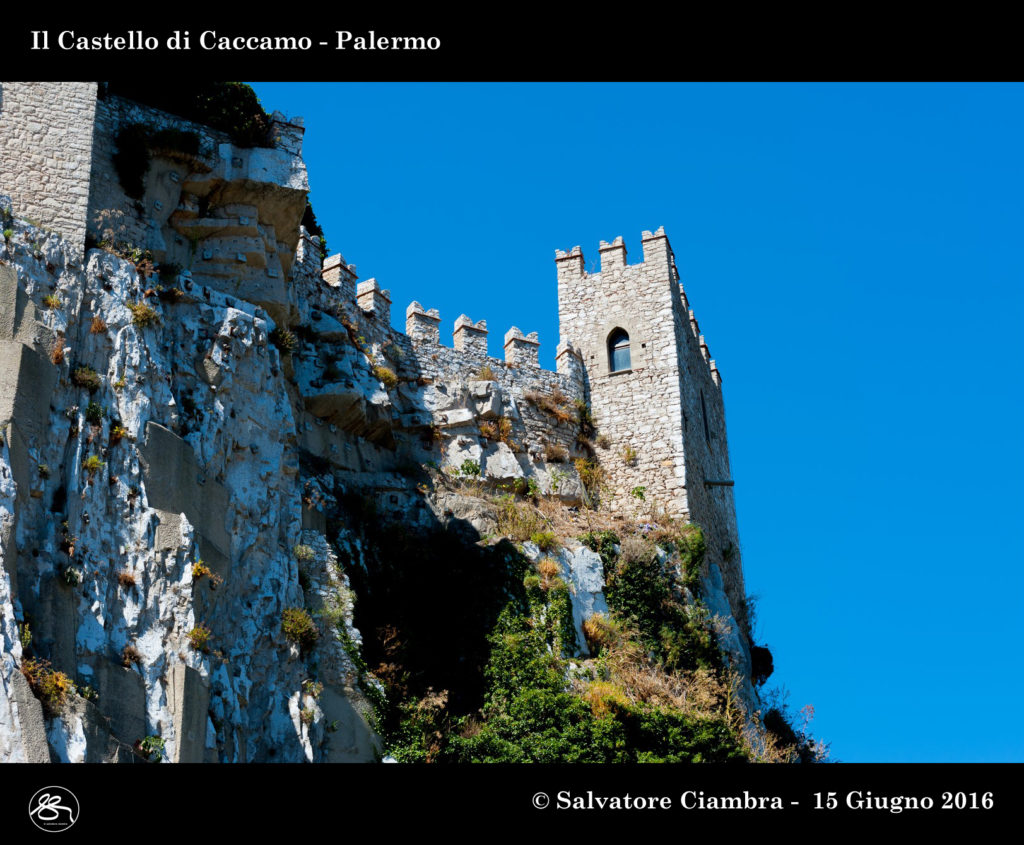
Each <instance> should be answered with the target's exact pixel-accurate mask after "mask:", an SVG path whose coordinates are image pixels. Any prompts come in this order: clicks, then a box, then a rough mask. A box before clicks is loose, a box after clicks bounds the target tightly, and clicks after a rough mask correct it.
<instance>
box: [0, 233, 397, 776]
mask: <svg viewBox="0 0 1024 845" xmlns="http://www.w3.org/2000/svg"><path fill="white" fill-rule="evenodd" d="M5 225H9V226H10V227H11V228H12V229H13V233H12V234H13V236H12V238H11V239H10V242H8V243H7V244H6V245H5V250H4V252H5V255H4V260H5V261H7V262H10V265H9V266H4V267H3V268H2V269H3V271H4V272H3V273H2V274H0V299H2V300H3V301H9V302H10V303H12V305H13V306H14V307H13V308H12V309H11V311H10V314H12V315H13V319H12V318H11V317H10V316H9V317H8V319H7V322H6V324H4V325H2V326H0V328H2V334H0V357H2V359H3V360H4V361H6V362H10V367H8V366H7V365H5V367H4V372H5V374H6V375H5V378H4V379H3V380H0V423H2V428H0V436H2V444H3V445H2V446H0V760H5V761H18V760H25V761H39V760H43V759H50V758H51V757H52V758H53V759H56V760H62V761H66V762H91V761H106V760H119V759H126V758H128V757H132V756H135V754H136V752H135V751H133V747H134V746H135V745H136V743H137V742H138V741H139V740H141V739H143V738H144V737H145V736H147V735H153V736H159V737H161V738H162V739H163V740H164V743H165V751H164V754H165V757H166V759H168V760H170V761H175V762H178V761H180V762H201V761H204V760H219V761H225V762H228V761H240V762H241V761H260V760H280V761H302V760H309V761H315V760H325V759H329V758H335V759H340V758H342V757H343V758H345V759H353V760H354V759H366V760H372V759H374V758H375V755H376V753H377V750H376V749H377V741H376V740H375V738H374V736H373V732H372V730H370V729H369V727H368V726H367V717H368V705H367V704H366V701H365V699H364V697H363V693H362V691H361V688H360V679H359V678H358V677H357V674H358V673H357V672H356V671H355V669H354V667H353V666H352V664H351V659H350V658H349V657H348V656H347V655H346V654H344V652H343V651H342V652H339V651H338V647H337V642H336V640H335V639H334V638H333V637H322V638H320V639H319V640H317V644H316V646H314V650H315V651H317V652H320V651H322V652H323V654H322V655H320V657H321V665H322V666H323V670H322V681H321V682H322V683H323V686H324V689H325V690H327V691H328V694H329V697H330V705H329V706H327V705H326V699H325V703H323V704H315V703H313V702H311V701H310V700H308V699H309V695H308V694H307V692H305V691H304V688H303V681H304V680H305V679H307V678H308V677H309V674H310V669H309V666H308V665H307V664H308V661H309V660H310V659H311V657H314V655H308V654H305V653H302V652H300V651H299V650H298V649H296V648H295V646H294V645H293V644H292V643H291V642H290V641H289V640H288V638H287V637H286V636H285V635H284V633H282V620H283V617H284V614H285V611H286V610H287V609H288V608H301V607H303V606H305V605H306V604H308V603H312V604H313V605H314V606H319V607H321V608H325V607H326V606H327V602H328V600H332V601H333V599H331V597H332V596H336V595H339V594H341V593H342V592H343V590H344V587H345V585H344V583H343V581H341V580H339V579H340V578H341V576H340V575H338V574H337V569H336V567H332V566H330V565H329V564H330V556H329V554H328V551H327V549H326V541H324V539H323V537H322V536H321V535H320V534H319V533H315V532H305V533H303V532H302V524H303V515H302V510H303V504H302V495H301V487H300V480H299V463H298V456H297V453H296V452H295V450H294V449H293V446H292V444H293V443H294V442H295V440H296V422H295V413H296V410H295V406H294V405H293V403H292V402H291V401H290V399H289V390H290V389H291V390H294V389H295V388H294V386H292V387H289V386H288V385H287V384H286V382H285V376H284V368H283V367H282V360H281V358H282V356H281V353H280V352H279V351H278V349H277V348H275V347H274V345H273V344H272V343H270V342H269V334H270V331H271V330H272V328H273V323H272V322H271V321H270V320H269V318H268V317H267V315H266V313H265V312H263V311H262V309H261V308H259V307H257V306H255V305H253V304H251V303H248V302H245V301H243V300H240V299H238V298H237V297H235V296H233V295H230V294H225V293H222V292H220V291H217V290H214V289H211V288H209V287H206V286H204V285H200V284H199V283H197V282H196V281H195V280H194V279H190V278H188V277H184V278H182V279H181V280H180V283H181V285H182V287H181V290H182V291H183V293H184V294H185V295H183V296H181V297H177V298H173V299H168V300H167V301H162V300H161V299H160V298H159V297H157V296H156V295H155V294H154V292H153V290H152V288H151V286H152V284H153V280H152V279H146V278H144V277H142V276H140V274H139V272H138V271H137V269H136V268H135V267H134V266H133V265H132V264H131V263H129V262H127V261H125V260H123V259H121V258H117V257H115V256H113V255H111V254H108V253H106V252H102V251H99V250H93V251H91V252H89V253H88V254H87V256H86V258H85V261H84V266H83V262H81V261H78V260H77V259H76V258H75V257H74V254H73V250H72V249H71V248H70V247H69V246H68V245H67V244H66V243H65V242H64V241H62V240H61V239H60V238H58V237H55V236H52V235H48V234H46V233H45V232H42V231H41V230H38V229H35V228H34V227H32V226H31V225H29V224H26V223H24V222H22V221H18V220H9V221H7V223H6V224H5ZM37 255H38V256H39V257H36V256H37ZM11 268H13V269H14V270H15V272H14V273H12V272H11ZM166 281H169V280H166ZM44 297H45V298H46V301H45V302H44V301H43V300H44ZM54 350H58V351H57V352H55V351H54ZM197 350H199V352H198V354H197ZM357 383H358V384H359V385H360V389H359V391H358V396H357V400H356V402H355V403H354V405H355V406H357V407H358V408H359V412H358V414H355V413H351V414H350V415H349V416H345V415H339V416H340V419H339V421H340V422H341V423H343V424H345V425H347V426H349V427H351V428H353V429H356V430H358V431H360V432H361V433H362V434H364V435H365V436H367V437H370V438H372V437H374V436H377V435H379V432H380V431H381V430H385V431H387V430H390V425H391V420H390V401H389V399H388V397H387V394H386V392H384V391H382V390H381V389H380V387H379V384H377V383H376V382H372V383H371V376H370V375H369V373H368V372H367V373H366V374H365V377H361V380H360V381H357ZM41 386H43V387H44V389H42V390H41V389H40V387H41ZM316 396H317V394H316V392H315V391H310V396H309V397H307V399H308V400H310V401H311V402H313V403H314V404H315V401H316ZM304 405H305V402H304V401H303V402H301V403H300V404H299V405H298V407H299V408H300V409H301V408H302V407H303V406H304ZM299 546H307V547H311V548H313V549H314V550H315V551H314V557H313V561H312V564H310V565H311V566H312V565H316V566H319V567H320V569H319V570H318V571H319V572H320V573H321V575H320V576H319V580H318V581H316V582H314V583H313V584H311V585H307V586H306V587H303V586H302V585H301V584H300V583H299V569H298V561H297V559H296V553H295V552H293V549H295V548H296V547H299ZM304 577H305V576H304ZM332 579H333V580H332ZM311 590H312V591H313V592H310V591H311ZM317 602H319V605H317ZM335 609H336V611H337V612H332V613H331V614H330V616H331V618H332V619H333V620H336V621H335V622H334V623H333V624H340V625H342V626H343V627H345V628H346V631H347V636H348V637H349V639H350V640H351V639H357V638H358V632H356V631H355V629H353V628H352V627H351V606H350V603H349V605H344V604H343V603H339V604H338V607H337V608H335ZM19 622H20V623H21V624H22V625H26V624H27V625H28V632H29V633H28V635H27V636H26V638H25V641H26V642H28V641H30V645H29V646H28V649H29V654H31V655H32V656H33V657H43V658H45V659H47V660H49V661H50V662H51V664H52V668H53V670H55V671H59V672H62V673H64V674H66V675H67V676H68V677H69V678H70V679H71V680H72V681H73V682H74V683H75V685H76V687H77V689H78V690H86V689H88V688H91V690H93V691H95V700H86V699H84V698H82V697H80V696H77V695H71V696H69V697H68V699H67V700H66V701H65V702H63V706H62V707H61V708H60V712H59V713H57V714H46V715H45V716H44V713H43V711H42V710H41V709H40V704H39V702H38V701H37V700H36V699H35V697H34V696H33V695H32V694H31V691H30V690H29V689H28V686H27V683H26V681H25V678H24V677H22V675H21V673H20V672H19V669H18V664H19V663H21V662H22V661H23V659H24V658H25V656H26V655H25V654H23V646H22V632H23V629H20V628H19ZM346 667H347V668H346ZM90 695H92V693H90ZM296 706H298V715H299V716H300V717H301V718H296V711H295V708H296ZM332 714H334V715H332ZM328 715H331V720H332V721H333V720H337V721H338V722H339V724H341V723H344V725H345V726H346V728H345V736H347V737H348V740H347V741H346V743H345V744H344V747H341V746H337V747H336V744H335V743H336V742H337V739H338V733H336V732H328V731H326V729H325V725H326V724H328V722H327V721H325V719H327V716H328Z"/></svg>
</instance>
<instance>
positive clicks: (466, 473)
mask: <svg viewBox="0 0 1024 845" xmlns="http://www.w3.org/2000/svg"><path fill="white" fill-rule="evenodd" d="M459 475H461V476H462V477H463V478H477V477H478V476H479V475H480V464H479V463H477V462H476V461H473V460H470V459H469V458H467V459H466V460H464V461H463V462H462V466H461V467H459Z"/></svg>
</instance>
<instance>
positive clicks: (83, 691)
mask: <svg viewBox="0 0 1024 845" xmlns="http://www.w3.org/2000/svg"><path fill="white" fill-rule="evenodd" d="M78 694H79V695H80V696H82V698H84V699H85V700H86V701H91V702H92V703H93V704H95V703H96V702H97V701H99V700H100V694H99V693H98V692H97V691H96V690H95V689H93V688H92V687H90V686H85V687H79V688H78Z"/></svg>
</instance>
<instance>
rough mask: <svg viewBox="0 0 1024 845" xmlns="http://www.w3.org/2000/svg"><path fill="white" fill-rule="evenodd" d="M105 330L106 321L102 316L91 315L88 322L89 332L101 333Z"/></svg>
mask: <svg viewBox="0 0 1024 845" xmlns="http://www.w3.org/2000/svg"><path fill="white" fill-rule="evenodd" d="M106 330H107V321H106V320H104V319H103V318H102V317H93V318H92V322H91V323H90V324H89V333H90V334H103V332H105V331H106Z"/></svg>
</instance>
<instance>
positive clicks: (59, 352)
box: [50, 337, 65, 367]
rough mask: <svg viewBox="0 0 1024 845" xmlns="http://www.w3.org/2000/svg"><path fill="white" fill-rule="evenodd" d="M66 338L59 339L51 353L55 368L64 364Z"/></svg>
mask: <svg viewBox="0 0 1024 845" xmlns="http://www.w3.org/2000/svg"><path fill="white" fill-rule="evenodd" d="M64 355H65V353H64V338H62V337H58V338H57V340H56V341H55V342H54V344H53V350H52V351H51V352H50V360H51V361H52V362H53V363H54V365H55V366H58V367H59V366H60V365H61V364H63V363H64Z"/></svg>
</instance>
